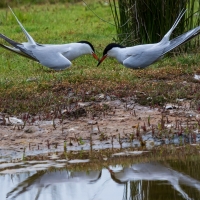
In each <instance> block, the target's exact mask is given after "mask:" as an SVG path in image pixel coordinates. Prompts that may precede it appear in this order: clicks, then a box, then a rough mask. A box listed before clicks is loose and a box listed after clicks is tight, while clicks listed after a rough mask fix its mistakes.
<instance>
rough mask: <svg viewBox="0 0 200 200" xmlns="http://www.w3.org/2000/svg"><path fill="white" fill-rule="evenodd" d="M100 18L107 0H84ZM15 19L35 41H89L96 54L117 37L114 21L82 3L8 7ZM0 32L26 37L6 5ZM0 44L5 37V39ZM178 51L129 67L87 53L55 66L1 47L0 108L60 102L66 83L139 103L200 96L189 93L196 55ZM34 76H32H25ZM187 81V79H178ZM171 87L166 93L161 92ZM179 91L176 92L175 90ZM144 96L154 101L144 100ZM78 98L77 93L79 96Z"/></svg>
mask: <svg viewBox="0 0 200 200" xmlns="http://www.w3.org/2000/svg"><path fill="white" fill-rule="evenodd" d="M86 2H87V3H88V5H89V6H90V8H91V9H92V10H93V11H94V12H95V13H96V14H97V15H99V16H100V17H101V18H103V19H105V20H106V21H109V22H111V23H113V24H114V20H113V18H112V13H111V10H110V7H109V5H106V4H104V1H86ZM13 10H14V12H15V13H16V15H17V17H18V18H19V20H20V21H21V22H22V24H23V25H24V27H25V28H26V30H27V31H28V32H29V33H30V34H31V36H32V37H33V38H34V39H35V41H37V42H38V43H46V44H47V43H54V44H60V43H70V42H76V41H80V40H88V41H90V42H91V43H92V44H93V45H94V47H95V49H96V53H97V55H98V56H99V57H101V56H102V51H103V49H104V47H105V46H106V45H107V44H108V43H110V42H113V40H114V39H116V32H115V27H114V26H111V25H109V24H108V23H105V22H103V21H101V20H99V19H98V18H97V17H96V16H94V14H93V13H92V12H91V11H90V10H89V9H88V8H87V7H86V6H85V5H84V4H83V2H79V3H64V4H60V3H56V4H43V5H31V6H30V5H28V4H27V5H21V6H20V7H13ZM0 22H1V23H0V29H1V33H3V34H5V35H6V36H8V37H9V38H11V39H13V40H15V41H18V42H24V41H26V38H25V36H24V35H23V33H22V31H21V29H20V27H19V25H18V24H17V22H16V20H15V19H14V17H13V16H12V14H11V12H10V10H9V9H8V8H4V9H1V10H0ZM1 42H3V41H2V40H1ZM4 44H5V43H4ZM196 52H197V53H196V54H190V55H187V54H181V55H179V56H177V57H170V58H164V59H162V60H161V61H159V62H157V63H156V64H154V65H152V66H150V67H149V68H147V69H145V70H137V71H134V70H130V69H127V68H125V67H124V66H122V65H120V64H118V63H117V61H116V60H114V59H106V60H105V61H104V62H103V63H102V64H101V66H99V67H96V64H97V62H96V61H95V60H94V59H93V58H92V56H90V55H86V56H82V57H80V58H78V59H76V60H74V61H73V65H72V67H70V68H69V69H66V70H64V71H60V72H54V71H51V70H49V69H48V68H46V67H43V66H41V65H40V64H38V63H36V62H34V61H31V60H28V59H26V58H23V57H20V56H18V55H15V54H13V53H10V52H8V51H6V50H4V49H2V48H1V49H0V93H1V96H0V112H8V113H12V114H13V113H14V114H19V113H21V112H33V113H36V112H39V111H41V110H45V109H48V108H49V107H51V106H52V105H55V104H59V102H65V101H66V98H65V96H66V95H67V93H68V89H69V88H72V89H73V90H74V91H75V92H76V93H77V94H80V93H81V94H83V93H84V92H85V93H86V92H87V91H93V93H92V94H97V93H100V92H103V93H112V94H114V95H116V96H117V97H122V96H127V95H128V96H131V95H135V92H136V91H137V92H138V91H142V92H144V93H146V96H142V95H140V96H138V102H139V103H142V104H149V103H151V104H158V105H159V104H162V103H164V102H163V95H164V96H166V98H164V99H165V101H173V100H174V99H176V98H177V97H186V98H187V97H188V96H190V98H191V95H192V97H193V98H194V99H196V98H199V96H200V95H199V92H198V91H200V90H197V91H196V90H195V91H196V92H195V93H193V94H191V90H190V89H188V88H190V86H191V85H193V84H195V87H197V89H198V87H199V86H198V83H196V82H195V81H194V80H193V79H192V76H193V74H194V73H195V72H196V71H198V68H199V65H200V64H199V63H200V56H199V49H197V50H196ZM28 79H35V81H27V80H28ZM184 81H187V83H188V85H187V84H186V85H184V84H183V82H184ZM169 88H171V89H170V94H168V93H169V92H168V93H166V91H168V89H169ZM177 91H178V92H177ZM147 96H152V97H153V99H154V97H155V99H156V100H155V101H152V102H148V101H146V97H147ZM80 98H81V97H80Z"/></svg>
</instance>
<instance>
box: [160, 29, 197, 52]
mask: <svg viewBox="0 0 200 200" xmlns="http://www.w3.org/2000/svg"><path fill="white" fill-rule="evenodd" d="M199 34H200V26H198V27H196V28H194V29H192V30H190V31H188V32H186V33H183V34H182V35H179V36H178V37H176V38H174V39H172V40H170V41H169V45H167V47H166V48H164V51H163V54H162V55H164V54H166V53H167V52H169V51H171V50H172V49H174V48H176V47H178V46H179V45H181V44H184V43H185V42H187V41H189V40H191V39H192V38H194V37H196V36H197V35H199Z"/></svg>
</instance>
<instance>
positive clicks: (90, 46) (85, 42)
mask: <svg viewBox="0 0 200 200" xmlns="http://www.w3.org/2000/svg"><path fill="white" fill-rule="evenodd" d="M78 43H86V44H88V45H89V46H90V47H91V48H92V50H93V52H95V50H94V47H93V45H92V44H91V43H90V42H88V41H84V40H82V41H79V42H78Z"/></svg>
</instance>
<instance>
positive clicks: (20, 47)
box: [0, 34, 38, 61]
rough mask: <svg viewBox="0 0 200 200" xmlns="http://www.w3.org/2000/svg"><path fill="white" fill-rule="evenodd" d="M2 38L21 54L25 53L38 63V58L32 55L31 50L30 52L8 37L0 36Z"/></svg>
mask: <svg viewBox="0 0 200 200" xmlns="http://www.w3.org/2000/svg"><path fill="white" fill-rule="evenodd" d="M0 37H1V38H2V39H4V40H5V41H6V42H8V43H9V44H11V45H12V46H14V47H15V48H16V49H19V50H20V51H21V52H23V54H26V55H27V56H26V57H28V58H30V57H31V59H33V60H35V61H38V60H37V58H36V57H35V56H34V55H33V54H32V51H31V50H28V49H26V48H25V47H24V45H23V44H21V43H18V42H15V41H14V40H11V39H10V38H8V37H6V36H5V35H3V34H0Z"/></svg>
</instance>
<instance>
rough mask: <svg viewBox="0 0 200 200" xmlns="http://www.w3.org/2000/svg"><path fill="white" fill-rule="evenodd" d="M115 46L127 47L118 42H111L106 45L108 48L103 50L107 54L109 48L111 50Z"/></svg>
mask: <svg viewBox="0 0 200 200" xmlns="http://www.w3.org/2000/svg"><path fill="white" fill-rule="evenodd" d="M114 47H119V48H125V47H124V46H122V45H120V44H116V43H110V44H108V45H107V46H106V48H105V49H104V51H103V55H106V54H107V53H108V51H109V50H111V49H112V48H114Z"/></svg>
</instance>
